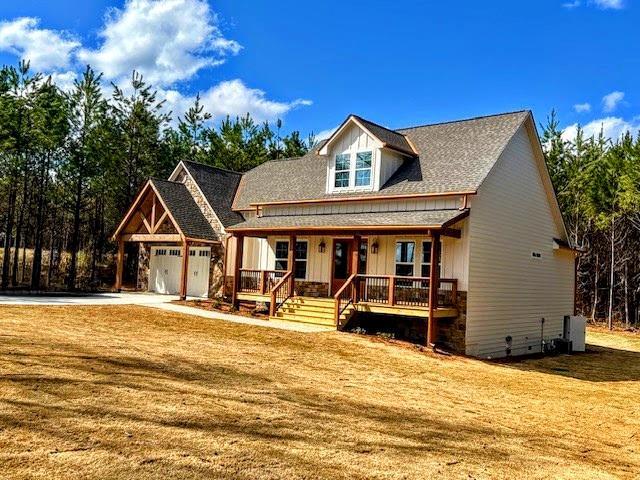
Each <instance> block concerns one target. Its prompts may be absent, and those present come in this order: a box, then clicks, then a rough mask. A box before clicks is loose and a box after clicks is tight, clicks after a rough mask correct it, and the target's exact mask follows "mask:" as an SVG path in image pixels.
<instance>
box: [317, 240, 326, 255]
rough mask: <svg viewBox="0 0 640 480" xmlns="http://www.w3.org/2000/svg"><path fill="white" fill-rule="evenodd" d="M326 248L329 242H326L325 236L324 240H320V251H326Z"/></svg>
mask: <svg viewBox="0 0 640 480" xmlns="http://www.w3.org/2000/svg"><path fill="white" fill-rule="evenodd" d="M326 248H327V244H326V243H324V238H323V239H322V240H320V243H319V244H318V252H320V253H324V251H325V249H326Z"/></svg>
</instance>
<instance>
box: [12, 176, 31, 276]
mask: <svg viewBox="0 0 640 480" xmlns="http://www.w3.org/2000/svg"><path fill="white" fill-rule="evenodd" d="M28 191H29V182H28V175H27V169H25V172H24V182H23V185H22V202H21V203H20V216H19V217H18V224H17V225H16V248H15V250H14V252H13V267H12V269H11V285H13V286H16V285H17V284H18V260H19V259H20V258H19V255H20V251H19V250H20V245H21V244H22V243H23V239H22V227H23V225H24V212H25V209H26V207H27V205H28V203H29V199H28Z"/></svg>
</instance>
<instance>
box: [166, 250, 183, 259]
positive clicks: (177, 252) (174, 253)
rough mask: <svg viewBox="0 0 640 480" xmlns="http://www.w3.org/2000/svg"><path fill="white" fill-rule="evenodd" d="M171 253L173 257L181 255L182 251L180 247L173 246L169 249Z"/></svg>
mask: <svg viewBox="0 0 640 480" xmlns="http://www.w3.org/2000/svg"><path fill="white" fill-rule="evenodd" d="M169 255H170V256H172V257H181V256H182V252H181V251H180V249H179V248H172V249H171V250H169Z"/></svg>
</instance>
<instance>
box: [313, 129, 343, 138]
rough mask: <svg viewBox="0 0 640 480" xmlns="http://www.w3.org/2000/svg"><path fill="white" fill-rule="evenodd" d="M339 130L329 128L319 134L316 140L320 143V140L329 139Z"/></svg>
mask: <svg viewBox="0 0 640 480" xmlns="http://www.w3.org/2000/svg"><path fill="white" fill-rule="evenodd" d="M337 129H338V127H333V128H327V129H326V130H322V131H320V132H318V133H316V140H317V141H320V140H326V139H328V138H329V137H330V136H331V135H333V133H334V132H335V131H336V130H337Z"/></svg>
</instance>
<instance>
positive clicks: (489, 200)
mask: <svg viewBox="0 0 640 480" xmlns="http://www.w3.org/2000/svg"><path fill="white" fill-rule="evenodd" d="M541 173H542V171H541V169H540V166H539V163H538V162H537V161H536V158H535V157H534V151H533V147H532V143H531V140H530V137H529V134H528V132H527V130H526V127H525V126H524V125H523V126H522V127H521V128H520V130H519V131H518V132H517V133H516V135H515V136H514V137H513V138H512V139H511V141H510V142H509V144H508V146H507V148H506V149H505V151H504V152H503V154H502V156H501V157H500V159H499V160H498V162H497V163H496V165H495V166H494V168H493V170H492V171H491V172H490V174H489V175H488V177H487V178H486V179H485V181H484V183H483V184H482V185H481V187H480V189H479V191H478V195H477V196H474V197H472V198H471V203H470V207H471V215H470V216H469V219H468V221H469V230H470V235H469V236H470V250H469V254H470V257H469V289H468V302H467V331H466V345H467V347H466V348H467V352H466V353H467V354H469V355H474V356H481V357H501V356H505V354H506V337H507V336H510V337H512V350H511V352H512V354H513V355H520V354H527V353H535V352H539V351H541V345H542V338H544V339H545V340H547V341H548V340H550V339H552V338H557V337H560V336H561V335H562V332H563V319H564V316H565V315H570V314H572V312H573V289H574V256H573V253H572V252H570V251H567V250H562V249H554V246H553V238H554V237H555V238H564V236H565V234H564V232H563V231H562V228H561V226H560V225H558V223H557V222H556V221H554V216H553V212H552V206H551V203H550V201H549V196H548V195H547V191H546V190H545V188H544V184H543V181H542V175H541ZM543 318H544V319H545V321H544V325H542V321H541V320H542V319H543Z"/></svg>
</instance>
